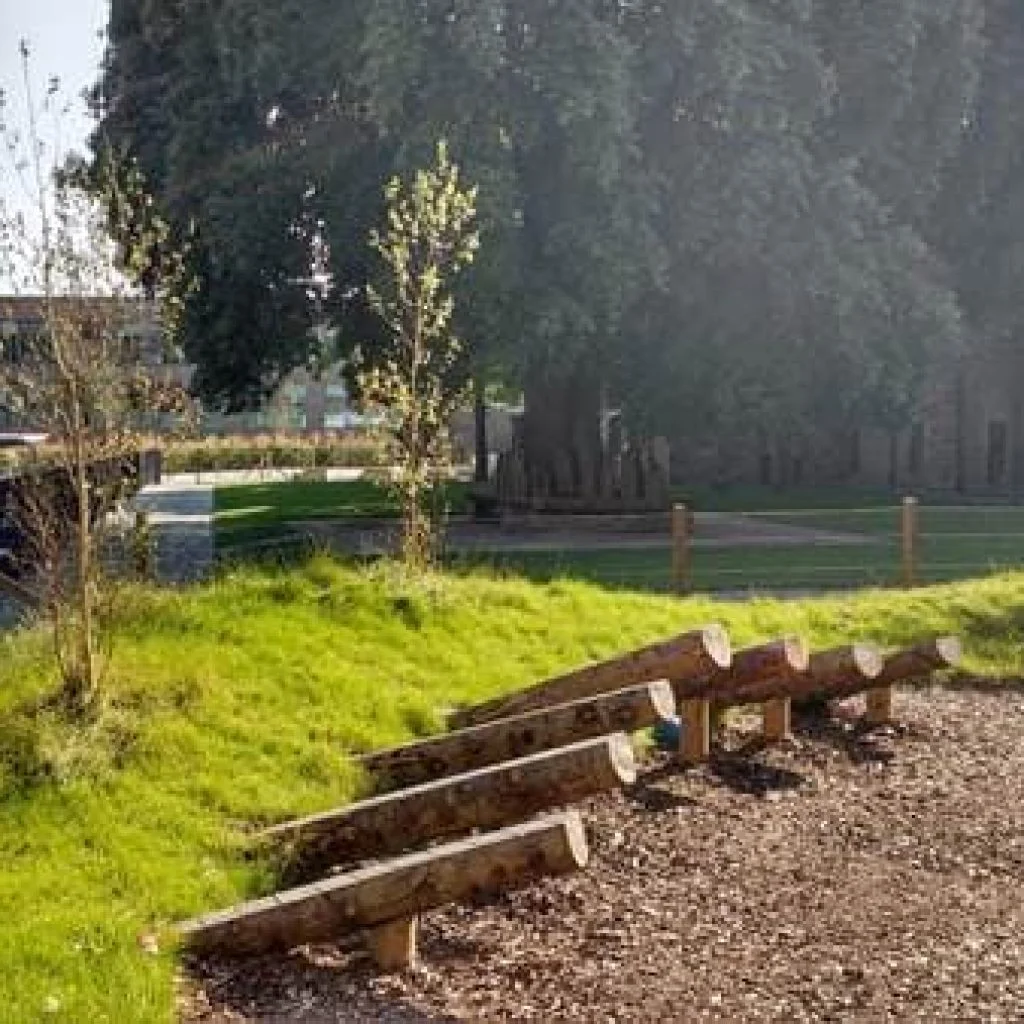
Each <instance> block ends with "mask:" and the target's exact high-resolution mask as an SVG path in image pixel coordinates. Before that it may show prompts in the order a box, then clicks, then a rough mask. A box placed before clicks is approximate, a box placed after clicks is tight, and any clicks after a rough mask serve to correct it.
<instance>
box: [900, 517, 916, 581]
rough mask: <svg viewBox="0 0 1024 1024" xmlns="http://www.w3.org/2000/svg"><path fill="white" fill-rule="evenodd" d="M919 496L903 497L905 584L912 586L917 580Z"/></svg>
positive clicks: (902, 527) (902, 534) (902, 537)
mask: <svg viewBox="0 0 1024 1024" xmlns="http://www.w3.org/2000/svg"><path fill="white" fill-rule="evenodd" d="M917 511H918V505H917V498H904V499H903V515H902V521H901V524H900V537H901V540H902V550H903V586H905V587H912V586H914V584H915V583H916V582H917V556H918V544H917V519H918V515H917Z"/></svg>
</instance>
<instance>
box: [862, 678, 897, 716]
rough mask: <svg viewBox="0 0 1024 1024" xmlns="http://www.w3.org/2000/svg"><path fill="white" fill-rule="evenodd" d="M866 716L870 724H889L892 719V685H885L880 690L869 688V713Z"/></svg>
mask: <svg viewBox="0 0 1024 1024" xmlns="http://www.w3.org/2000/svg"><path fill="white" fill-rule="evenodd" d="M864 717H865V720H866V721H867V723H868V724H869V725H888V723H889V722H891V721H892V687H891V686H883V687H881V688H880V689H878V690H868V693H867V713H866V714H865V716H864Z"/></svg>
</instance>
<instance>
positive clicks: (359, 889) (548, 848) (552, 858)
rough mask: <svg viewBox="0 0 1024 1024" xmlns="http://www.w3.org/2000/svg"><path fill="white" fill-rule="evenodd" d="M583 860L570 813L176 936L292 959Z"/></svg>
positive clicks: (259, 903) (369, 871) (298, 892)
mask: <svg viewBox="0 0 1024 1024" xmlns="http://www.w3.org/2000/svg"><path fill="white" fill-rule="evenodd" d="M587 859H588V846H587V839H586V834H585V833H584V830H583V822H582V820H581V819H580V816H579V814H577V813H576V812H574V811H569V812H565V813H562V814H556V815H551V816H548V817H545V818H540V819H538V820H536V821H531V822H528V823H527V824H525V825H516V826H513V827H511V828H506V829H502V830H501V831H500V832H493V833H488V834H486V835H481V836H474V837H473V838H471V839H465V840H461V841H459V842H455V843H450V844H448V845H446V846H439V847H435V848H434V849H432V850H427V851H424V852H421V853H413V854H408V855H406V856H404V857H399V858H397V859H396V860H392V861H387V862H385V863H382V864H376V865H373V866H372V867H368V868H364V869H362V870H360V871H353V872H350V873H347V874H343V875H338V876H336V877H334V878H329V879H326V880H324V881H321V882H317V883H315V884H313V885H308V886H303V887H302V888H298V889H291V890H288V891H285V892H280V893H277V894H276V895H274V896H268V897H265V898H264V899H259V900H253V901H252V902H250V903H245V904H242V905H241V906H239V907H235V908H234V909H231V910H226V911H223V912H220V913H216V914H210V915H207V916H205V917H201V918H198V919H195V920H193V921H189V922H186V923H185V924H183V925H181V926H180V929H179V932H180V935H181V939H182V942H183V945H184V947H185V948H186V949H188V950H190V951H191V952H194V953H201V954H219V955H227V956H258V955H263V954H266V953H274V952H287V951H288V950H290V949H294V948H295V947H296V946H301V945H306V944H308V943H317V942H329V941H331V940H333V939H336V938H338V937H339V936H340V935H343V934H345V933H346V932H351V931H357V930H361V929H367V928H375V927H378V926H380V925H384V924H387V923H388V922H393V921H407V920H409V919H410V918H412V917H415V916H416V915H417V914H419V913H421V912H423V911H425V910H430V909H432V908H434V907H440V906H444V905H445V904H447V903H454V902H459V901H461V900H465V899H469V898H475V897H477V896H480V895H490V894H495V893H499V892H502V891H504V890H507V889H512V888H516V887H520V886H523V885H525V884H528V883H530V882H531V881H533V880H534V879H537V878H540V877H542V876H544V875H557V874H566V873H568V872H571V871H576V870H578V869H580V868H582V867H585V866H586V864H587Z"/></svg>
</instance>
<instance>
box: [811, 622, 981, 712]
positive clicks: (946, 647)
mask: <svg viewBox="0 0 1024 1024" xmlns="http://www.w3.org/2000/svg"><path fill="white" fill-rule="evenodd" d="M962 655H963V651H962V648H961V645H960V641H959V639H958V638H957V637H955V636H943V637H938V638H937V639H934V640H928V641H925V642H924V643H921V644H917V645H915V646H914V647H907V648H904V649H903V650H900V651H896V652H894V653H893V654H890V655H888V656H887V657H886V658H885V659H884V660H883V662H882V667H881V671H880V672H879V673H878V675H877V676H875V677H874V678H873V679H871V680H870V683H871V685H870V686H865V685H864V684H863V680H861V679H859V678H856V677H854V678H850V679H848V680H846V681H845V682H843V681H838V682H836V683H835V685H833V686H832V687H831V688H830V690H829V692H828V693H827V694H826V695H825V696H827V697H828V699H829V700H844V699H845V698H847V697H854V696H856V695H857V694H858V693H863V692H864V691H865V690H868V691H870V690H882V689H885V688H886V687H891V686H893V685H894V684H896V683H902V682H907V681H908V680H910V679H923V678H926V677H927V676H930V675H931V674H932V673H933V672H941V671H943V670H944V669H950V668H955V667H956V666H957V665H959V664H960V659H961V657H962Z"/></svg>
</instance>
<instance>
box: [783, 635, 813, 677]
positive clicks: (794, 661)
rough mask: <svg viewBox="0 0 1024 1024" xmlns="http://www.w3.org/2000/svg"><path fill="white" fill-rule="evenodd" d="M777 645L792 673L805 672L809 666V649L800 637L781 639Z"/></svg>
mask: <svg viewBox="0 0 1024 1024" xmlns="http://www.w3.org/2000/svg"><path fill="white" fill-rule="evenodd" d="M779 644H780V646H781V648H782V651H783V659H784V663H785V664H786V666H787V667H788V668H789V669H791V670H792V671H793V672H806V671H807V669H808V667H809V666H810V664H811V649H810V647H809V646H808V644H807V641H806V640H805V639H804V638H803V637H802V636H787V637H783V638H782V639H781V640H780V641H779Z"/></svg>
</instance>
